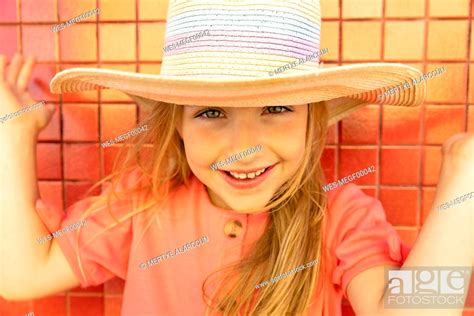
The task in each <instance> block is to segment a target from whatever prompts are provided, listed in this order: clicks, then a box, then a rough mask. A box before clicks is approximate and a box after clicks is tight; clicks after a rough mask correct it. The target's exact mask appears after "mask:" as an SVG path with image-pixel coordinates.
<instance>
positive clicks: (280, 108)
mask: <svg viewBox="0 0 474 316" xmlns="http://www.w3.org/2000/svg"><path fill="white" fill-rule="evenodd" d="M287 111H288V112H293V111H292V110H291V109H290V108H288V107H286V106H282V105H274V106H268V107H266V108H265V112H267V113H269V114H278V113H283V112H287Z"/></svg>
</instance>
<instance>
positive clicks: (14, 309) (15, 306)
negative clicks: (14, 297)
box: [0, 296, 33, 316]
mask: <svg viewBox="0 0 474 316" xmlns="http://www.w3.org/2000/svg"><path fill="white" fill-rule="evenodd" d="M31 311H33V305H32V304H31V301H21V302H10V301H6V300H4V299H2V297H1V296H0V315H2V316H18V315H25V314H27V313H29V312H31Z"/></svg>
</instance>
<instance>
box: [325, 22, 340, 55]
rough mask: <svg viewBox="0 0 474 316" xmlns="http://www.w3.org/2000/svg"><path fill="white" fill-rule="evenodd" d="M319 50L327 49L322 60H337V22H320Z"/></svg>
mask: <svg viewBox="0 0 474 316" xmlns="http://www.w3.org/2000/svg"><path fill="white" fill-rule="evenodd" d="M321 30H322V31H321V32H322V33H321V48H328V49H329V53H328V54H326V55H324V56H323V57H324V58H323V59H324V60H332V61H337V60H338V58H339V22H332V21H331V22H322V26H321Z"/></svg>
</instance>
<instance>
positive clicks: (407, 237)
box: [396, 228, 419, 247]
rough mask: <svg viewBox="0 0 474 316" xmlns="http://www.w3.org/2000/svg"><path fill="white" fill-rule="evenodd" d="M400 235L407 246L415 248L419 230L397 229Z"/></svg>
mask: <svg viewBox="0 0 474 316" xmlns="http://www.w3.org/2000/svg"><path fill="white" fill-rule="evenodd" d="M396 231H397V233H398V235H399V236H400V238H401V240H402V242H404V243H405V244H407V245H408V246H410V247H413V245H414V244H415V241H416V239H417V238H418V233H419V231H418V229H413V228H396Z"/></svg>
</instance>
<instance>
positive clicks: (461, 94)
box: [425, 63, 467, 103]
mask: <svg viewBox="0 0 474 316" xmlns="http://www.w3.org/2000/svg"><path fill="white" fill-rule="evenodd" d="M436 67H444V68H446V71H445V72H444V73H442V74H440V75H439V76H437V77H435V78H432V79H431V80H428V81H427V85H428V87H427V96H426V100H425V101H426V102H449V103H453V102H456V103H464V102H465V101H466V88H467V87H466V82H465V80H464V76H465V68H466V67H465V65H464V64H462V63H459V64H429V65H428V67H427V72H429V71H432V70H434V69H435V68H436Z"/></svg>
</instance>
